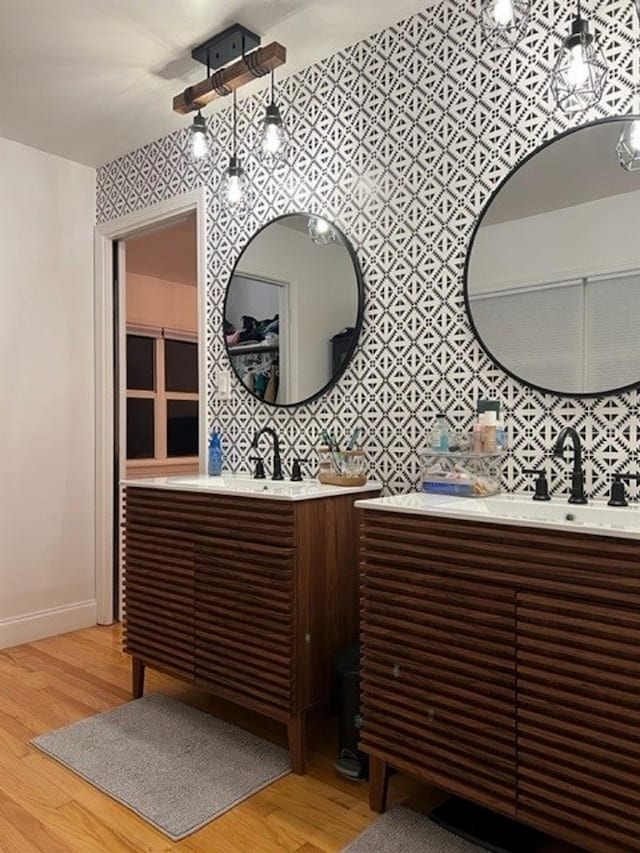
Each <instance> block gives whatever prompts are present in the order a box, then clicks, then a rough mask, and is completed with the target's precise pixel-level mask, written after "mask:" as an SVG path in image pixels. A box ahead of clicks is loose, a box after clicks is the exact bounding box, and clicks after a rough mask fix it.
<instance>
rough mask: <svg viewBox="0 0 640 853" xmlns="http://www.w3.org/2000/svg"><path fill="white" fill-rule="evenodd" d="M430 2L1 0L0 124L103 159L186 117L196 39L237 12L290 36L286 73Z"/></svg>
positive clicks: (54, 147) (85, 157)
mask: <svg viewBox="0 0 640 853" xmlns="http://www.w3.org/2000/svg"><path fill="white" fill-rule="evenodd" d="M428 2H429V0H395V2H394V3H388V2H386V0H349V2H345V0H217V2H212V0H209V2H205V0H182V2H176V0H19V2H15V0H0V75H1V78H2V81H3V86H2V89H1V90H0V136H4V137H5V138H7V139H13V140H15V141H17V142H22V143H24V144H26V145H31V146H33V147H35V148H40V149H42V150H44V151H49V152H51V153H53V154H58V155H60V156H62V157H67V158H69V159H71V160H76V161H77V162H80V163H86V164H87V165H90V166H98V165H102V164H103V163H106V162H109V161H110V160H112V159H114V158H115V157H117V156H119V155H121V154H125V153H127V152H128V151H131V150H133V149H134V148H137V147H138V146H140V145H144V144H145V143H147V142H151V141H152V140H154V139H157V138H159V137H161V136H164V135H165V134H167V133H170V132H171V131H173V130H176V129H178V128H180V127H182V126H183V125H184V123H185V121H187V122H188V121H189V119H188V118H185V117H184V116H182V117H181V116H178V115H176V114H174V113H173V112H172V109H171V101H172V97H173V96H174V95H175V94H177V93H178V92H180V91H181V90H182V89H184V88H185V87H186V86H188V85H190V84H192V83H195V82H197V81H198V80H200V79H202V78H203V77H204V76H205V74H206V71H205V69H204V67H203V66H202V65H199V64H198V63H196V62H194V61H193V60H192V59H191V55H190V53H191V48H192V47H194V46H195V45H198V44H200V43H201V42H203V41H205V40H206V39H207V38H209V37H211V36H212V35H215V34H216V33H218V32H220V31H221V30H223V29H224V28H225V27H227V26H229V25H230V24H232V23H235V22H236V21H237V22H238V23H241V24H243V25H244V26H246V27H248V28H249V29H251V30H253V31H254V32H257V33H258V34H259V35H261V36H262V43H263V44H266V43H268V42H269V41H274V40H275V41H280V42H281V43H282V44H284V45H285V46H286V47H287V48H288V61H287V65H286V66H285V67H284V69H283V71H282V72H280V73H281V76H283V75H286V74H291V73H292V72H293V71H295V70H298V69H300V68H304V67H306V66H307V65H310V64H311V63H313V62H315V61H317V60H319V59H322V58H324V57H326V56H330V55H331V54H332V53H334V52H335V51H337V50H340V49H342V48H344V47H346V46H347V45H349V44H353V43H354V42H356V41H358V40H359V39H361V38H363V37H365V36H367V35H371V34H372V33H375V32H378V31H379V30H381V29H383V28H384V27H386V26H389V25H391V24H393V23H395V22H397V21H399V20H402V19H403V18H405V17H407V16H408V15H411V14H414V13H415V12H417V11H420V10H421V9H423V8H424V7H425V6H426V5H428ZM264 85H266V83H265V82H264V81H257V82H256V83H254V84H252V85H251V86H247V87H246V89H243V90H242V95H244V94H245V93H250V92H251V91H255V90H256V89H257V88H260V87H261V86H264ZM221 103H222V102H220V101H219V102H217V104H216V105H212V106H211V107H210V108H208V109H209V110H213V109H216V108H218V109H219V108H220V106H221ZM226 105H227V104H226V102H225V103H224V106H226Z"/></svg>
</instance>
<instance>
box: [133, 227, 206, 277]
mask: <svg viewBox="0 0 640 853" xmlns="http://www.w3.org/2000/svg"><path fill="white" fill-rule="evenodd" d="M126 265H127V273H134V274H135V275H147V276H151V278H160V279H163V280H164V281H176V282H178V283H179V284H189V285H192V286H193V287H195V286H196V285H197V283H198V276H197V238H196V217H195V214H189V215H188V216H186V217H184V218H183V219H180V220H179V221H177V222H173V223H172V224H171V225H169V226H167V227H164V228H155V229H154V230H153V231H148V232H146V233H145V234H142V235H141V236H140V237H132V238H131V239H129V240H127V241H126Z"/></svg>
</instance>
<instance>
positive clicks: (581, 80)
mask: <svg viewBox="0 0 640 853" xmlns="http://www.w3.org/2000/svg"><path fill="white" fill-rule="evenodd" d="M569 52H570V54H571V58H570V60H569V65H568V67H567V80H568V81H569V83H570V84H571V85H572V86H575V87H576V88H579V87H581V86H584V84H585V83H586V82H587V80H588V79H589V65H588V64H587V63H586V62H585V61H584V51H583V49H582V42H579V43H578V44H575V45H574V46H573V47H571V48H569Z"/></svg>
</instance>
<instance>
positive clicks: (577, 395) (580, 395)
mask: <svg viewBox="0 0 640 853" xmlns="http://www.w3.org/2000/svg"><path fill="white" fill-rule="evenodd" d="M636 119H640V115H636V114H635V113H629V114H628V115H621V116H608V117H606V118H601V119H596V120H595V121H590V122H587V123H586V124H581V125H579V126H578V127H572V128H569V130H565V131H563V132H562V133H558V134H556V135H555V136H552V137H551V138H550V139H547V140H546V141H545V142H543V143H542V145H539V146H538V147H537V148H535V149H534V150H533V151H532V152H531V153H530V154H527V156H526V157H524V158H523V159H522V160H521V161H520V162H519V163H518V164H517V165H516V166H514V168H513V169H512V170H511V171H510V172H509V174H508V175H507V176H506V177H505V178H503V179H502V180H501V181H500V183H499V184H498V186H497V187H496V188H495V189H494V191H493V192H492V193H491V195H490V196H489V198H488V200H487V202H486V204H485V205H484V207H483V208H482V211H481V212H480V215H479V216H478V219H477V221H476V223H475V225H474V227H473V231H472V232H471V238H470V240H469V247H468V249H467V255H466V258H465V262H464V279H463V280H464V306H465V310H466V312H467V317H468V319H469V323H470V325H471V330H472V332H473V334H474V337H475V339H476V340H477V341H478V343H479V344H480V346H481V347H482V349H483V350H484V352H485V353H486V354H487V355H488V357H489V358H490V359H491V361H492V362H493V363H494V364H495V365H496V366H497V367H499V368H500V370H502V371H504V373H506V374H507V376H510V377H511V378H512V379H515V380H516V381H517V382H520V383H521V384H522V385H525V386H526V387H527V388H533V389H534V390H535V391H539V392H541V393H542V394H552V395H553V396H555V397H562V398H571V399H587V398H591V399H599V398H601V397H612V396H614V395H616V394H623V393H624V392H626V391H633V390H634V389H637V388H640V377H638V379H637V380H636V381H635V382H631V383H629V384H627V385H621V386H620V387H619V388H612V389H610V390H608V391H587V392H585V391H580V392H578V391H554V390H553V389H552V388H545V387H543V386H542V385H536V384H535V383H534V382H530V381H529V380H527V379H523V378H522V376H518V375H517V373H514V372H513V371H512V370H509V368H508V367H505V365H504V364H502V363H501V362H500V361H498V359H497V358H496V357H495V356H494V355H493V353H492V352H491V350H490V349H489V347H488V346H487V345H486V344H485V342H484V340H483V339H482V335H481V334H480V332H479V330H478V328H477V326H476V324H475V322H474V319H473V314H472V313H471V302H470V298H469V266H470V262H471V253H472V252H473V244H474V243H475V239H476V235H477V233H478V231H479V229H480V227H481V225H482V221H483V219H484V218H485V216H486V215H487V213H488V212H489V208H490V207H491V205H492V204H493V201H494V199H495V198H496V196H497V195H498V193H500V192H501V191H502V190H503V189H504V187H505V185H506V184H507V183H508V181H510V180H511V178H512V177H513V176H514V175H515V174H516V172H519V171H520V169H522V167H523V166H525V165H526V164H527V163H528V162H529V160H532V159H533V158H534V157H535V156H536V155H537V154H539V153H540V152H541V151H544V149H545V148H548V147H549V146H550V145H553V143H554V142H557V141H558V140H559V139H564V138H565V137H567V136H571V135H572V134H574V133H579V132H580V131H581V130H585V129H586V128H589V127H595V126H597V125H600V124H611V123H612V122H620V123H621V124H622V123H626V122H629V121H634V120H636Z"/></svg>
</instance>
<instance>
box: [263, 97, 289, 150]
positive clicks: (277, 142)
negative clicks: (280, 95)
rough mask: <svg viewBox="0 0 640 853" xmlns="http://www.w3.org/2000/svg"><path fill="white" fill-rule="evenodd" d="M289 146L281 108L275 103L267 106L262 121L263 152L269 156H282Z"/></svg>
mask: <svg viewBox="0 0 640 853" xmlns="http://www.w3.org/2000/svg"><path fill="white" fill-rule="evenodd" d="M286 147H287V133H286V130H285V127H284V124H283V123H282V116H281V115H280V110H279V109H278V107H277V106H276V105H275V104H274V103H273V101H272V102H271V103H270V104H269V106H268V107H267V111H266V113H265V117H264V121H263V123H262V153H263V155H264V156H265V157H267V158H274V159H275V158H278V157H282V156H283V155H284V153H285V150H286Z"/></svg>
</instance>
